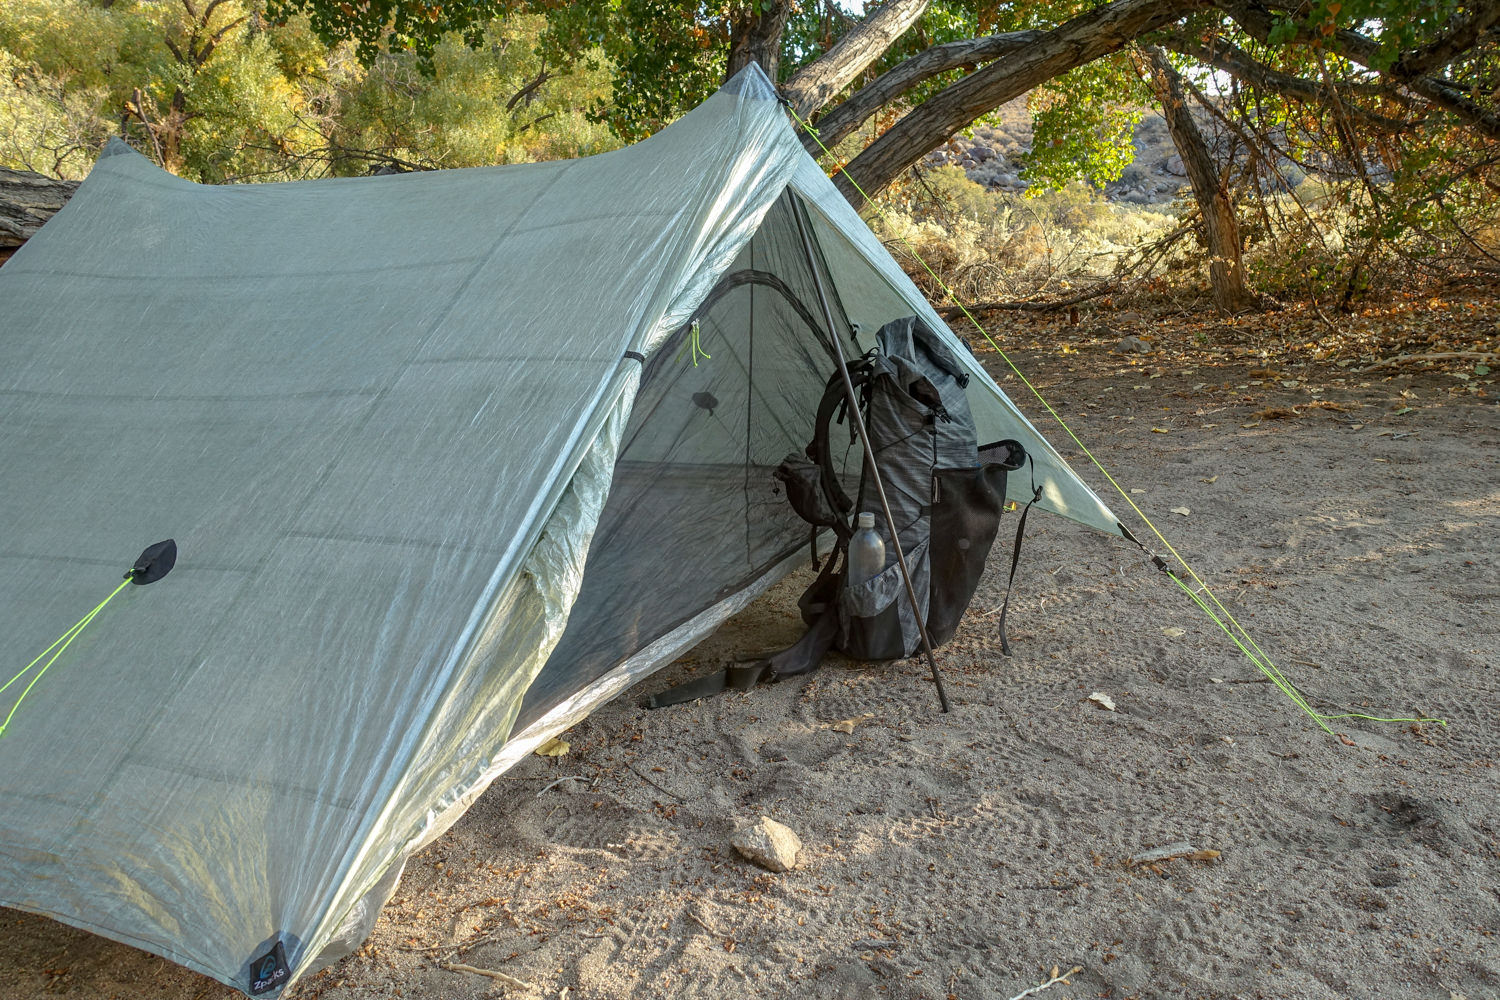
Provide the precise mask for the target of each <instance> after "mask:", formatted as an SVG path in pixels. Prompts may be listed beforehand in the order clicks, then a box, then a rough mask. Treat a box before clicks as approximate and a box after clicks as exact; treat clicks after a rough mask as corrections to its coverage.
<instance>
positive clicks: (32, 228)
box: [0, 167, 78, 263]
mask: <svg viewBox="0 0 1500 1000" xmlns="http://www.w3.org/2000/svg"><path fill="white" fill-rule="evenodd" d="M77 189H78V182H77V181H59V180H54V179H53V178H51V177H47V176H44V175H42V174H34V173H32V172H31V171H29V170H7V169H5V168H4V167H0V263H3V262H4V261H5V260H6V259H7V258H9V257H10V255H11V254H13V253H15V252H16V248H17V247H19V246H20V245H21V244H22V243H25V242H26V241H27V240H29V239H31V237H32V236H34V235H35V234H36V231H37V230H38V229H40V228H42V224H43V223H45V222H46V221H47V220H48V219H50V218H52V216H54V215H56V214H57V212H58V210H59V209H60V208H62V207H63V205H65V204H67V202H68V199H69V198H71V197H73V192H74V191H76V190H77Z"/></svg>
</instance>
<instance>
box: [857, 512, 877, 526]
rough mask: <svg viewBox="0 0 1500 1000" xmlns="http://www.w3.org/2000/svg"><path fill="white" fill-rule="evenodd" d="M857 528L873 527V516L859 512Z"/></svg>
mask: <svg viewBox="0 0 1500 1000" xmlns="http://www.w3.org/2000/svg"><path fill="white" fill-rule="evenodd" d="M859 526H860V527H861V528H873V527H875V515H874V514H870V513H867V512H864V511H861V512H860V515H859Z"/></svg>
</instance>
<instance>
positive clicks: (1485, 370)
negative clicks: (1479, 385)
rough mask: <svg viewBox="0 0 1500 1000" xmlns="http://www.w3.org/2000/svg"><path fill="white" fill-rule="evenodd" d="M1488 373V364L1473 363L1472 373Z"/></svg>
mask: <svg viewBox="0 0 1500 1000" xmlns="http://www.w3.org/2000/svg"><path fill="white" fill-rule="evenodd" d="M1489 373H1490V366H1489V365H1475V366H1474V374H1475V375H1488V374H1489Z"/></svg>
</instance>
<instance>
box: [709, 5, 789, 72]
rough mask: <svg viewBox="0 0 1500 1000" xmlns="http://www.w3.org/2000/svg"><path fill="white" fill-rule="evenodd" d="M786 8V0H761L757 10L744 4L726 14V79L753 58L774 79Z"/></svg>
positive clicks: (784, 25) (787, 10) (787, 6)
mask: <svg viewBox="0 0 1500 1000" xmlns="http://www.w3.org/2000/svg"><path fill="white" fill-rule="evenodd" d="M790 12H791V4H790V2H789V0H762V2H761V4H760V13H759V14H756V13H753V12H752V10H751V8H749V7H748V6H747V7H744V8H742V9H741V10H740V11H739V12H737V13H735V14H731V15H730V18H729V68H728V69H727V70H726V71H725V74H724V78H725V79H726V80H727V79H729V78H730V77H732V76H734V75H735V74H736V73H738V72H739V71H740V70H742V69H744V68H745V67H746V66H748V65H750V64H751V63H753V62H754V63H760V68H761V69H763V70H765V71H766V76H768V77H770V78H771V80H772V82H773V83H774V82H775V80H776V70H777V67H778V66H780V65H781V33H782V31H783V30H785V28H786V19H787V14H789V13H790Z"/></svg>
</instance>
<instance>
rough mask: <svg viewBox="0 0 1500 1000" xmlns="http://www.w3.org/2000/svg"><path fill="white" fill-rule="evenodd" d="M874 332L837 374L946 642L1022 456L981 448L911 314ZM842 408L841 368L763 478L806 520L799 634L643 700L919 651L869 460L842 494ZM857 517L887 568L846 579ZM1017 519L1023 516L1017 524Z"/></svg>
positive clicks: (683, 696) (938, 351) (950, 376)
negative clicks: (808, 435)
mask: <svg viewBox="0 0 1500 1000" xmlns="http://www.w3.org/2000/svg"><path fill="white" fill-rule="evenodd" d="M875 340H876V346H875V348H874V349H873V350H871V351H870V352H869V353H867V354H865V355H864V356H862V357H860V358H857V359H855V360H853V361H851V362H849V364H848V366H847V368H848V372H849V377H850V381H851V382H852V383H853V385H854V389H855V395H856V398H857V399H858V403H859V407H860V410H861V414H862V416H863V417H864V422H865V427H866V430H867V433H868V434H869V437H870V445H871V449H872V450H873V451H874V454H875V460H876V465H877V467H878V469H879V473H880V481H881V483H883V485H884V487H885V496H886V501H887V503H888V504H889V507H890V514H891V518H890V521H893V522H894V523H895V526H896V534H897V537H898V538H899V539H900V542H901V550H902V552H903V553H904V554H905V557H906V563H907V567H908V569H909V570H910V572H911V577H912V585H913V588H914V590H915V591H916V594H917V599H918V604H919V611H920V614H921V616H922V621H923V622H924V623H925V624H926V627H927V634H928V638H929V639H930V641H931V643H932V646H933V647H934V648H936V647H937V646H940V645H942V644H943V643H945V642H947V641H948V640H949V639H951V638H952V637H953V633H954V632H955V630H956V629H957V628H958V623H959V619H960V618H962V616H963V613H964V611H965V610H966V609H967V608H968V606H969V601H970V599H971V598H972V597H973V596H974V591H975V590H976V589H977V588H978V586H979V580H980V577H981V576H982V575H983V573H984V565H985V560H986V558H987V557H988V556H989V552H990V548H991V547H992V546H993V544H994V541H995V536H996V534H997V533H998V531H999V527H1000V514H1001V511H1002V509H1003V507H1004V505H1005V494H1006V484H1007V477H1008V474H1009V473H1010V472H1012V471H1015V470H1016V469H1019V468H1021V467H1022V465H1024V464H1025V463H1026V461H1027V459H1028V456H1027V455H1026V451H1025V449H1024V448H1023V447H1022V445H1021V444H1020V442H1018V441H1013V440H1006V441H1000V442H996V443H995V444H992V445H987V446H985V447H983V448H981V447H980V446H979V444H978V439H977V435H976V431H975V427H974V419H973V416H972V415H971V414H970V411H969V402H968V397H967V395H966V393H965V388H966V387H967V386H968V383H969V373H968V371H967V369H966V368H965V366H964V365H963V364H962V362H960V360H959V359H958V358H957V357H956V356H954V354H953V352H952V350H951V349H950V348H949V347H948V345H947V344H945V343H944V342H943V341H942V340H941V339H940V338H939V337H938V336H937V335H936V334H935V333H934V332H933V331H932V330H931V329H930V328H929V327H928V326H927V324H926V323H924V322H923V321H922V320H921V319H920V318H918V317H916V316H908V317H906V318H904V319H899V320H894V321H892V322H890V323H887V324H886V325H885V326H883V327H881V328H880V330H879V331H878V332H877V333H876V337H875ZM848 405H849V398H848V390H847V389H846V388H845V385H844V380H843V375H842V373H840V372H837V371H835V372H834V373H833V374H832V376H830V377H829V379H828V382H827V385H826V387H825V389H824V392H823V396H822V398H821V400H820V401H819V403H818V408H817V413H816V416H815V418H814V431H813V439H812V441H811V442H810V443H809V444H808V446H807V448H806V450H805V453H803V454H800V455H799V454H791V455H788V456H787V457H786V458H785V459H784V460H783V461H782V463H781V465H780V466H779V467H778V468H777V469H776V473H775V476H776V478H777V480H779V481H780V483H781V484H782V486H783V487H784V488H785V491H786V497H787V501H788V503H789V504H790V505H791V506H792V509H793V510H794V511H796V513H797V514H798V515H799V516H800V517H801V518H802V519H803V520H804V521H806V522H807V523H808V525H809V527H810V541H809V544H810V545H811V548H812V554H813V563H814V565H815V566H818V567H819V568H820V572H819V574H818V576H817V578H816V579H815V580H814V581H813V583H812V584H811V585H810V586H809V587H808V588H807V590H806V591H805V592H804V593H803V594H802V597H801V598H800V599H799V601H798V605H799V607H800V609H801V612H802V617H803V620H804V621H805V622H806V623H807V626H808V631H807V633H806V634H805V635H804V636H803V637H802V639H801V640H799V641H798V642H797V643H796V644H794V645H793V646H791V647H789V648H787V649H785V650H782V651H781V652H779V653H776V654H774V655H773V656H770V657H767V658H765V659H762V660H760V661H758V662H756V663H752V664H748V665H743V666H736V667H731V668H729V669H728V670H726V671H723V672H721V673H718V674H714V675H711V676H709V677H704V678H700V679H699V680H696V681H692V682H690V683H687V684H683V685H680V686H678V687H675V688H671V689H669V690H667V691H665V692H662V693H661V694H659V695H656V696H655V697H653V698H651V699H648V701H647V703H646V704H647V706H648V707H653V708H656V707H661V706H664V705H669V704H678V703H680V702H683V701H689V700H692V699H695V698H701V697H705V696H707V695H709V694H714V693H717V692H718V691H721V690H723V689H724V688H725V687H733V688H736V689H738V690H749V689H750V688H751V687H753V686H754V685H755V684H756V683H757V682H758V681H760V680H762V679H772V678H775V677H784V676H790V675H795V674H801V673H807V672H809V671H811V670H813V669H815V668H816V667H817V666H818V664H819V663H820V662H821V661H822V659H823V657H824V655H825V654H826V653H828V652H829V651H830V650H833V649H836V650H838V651H840V652H842V653H844V654H846V655H848V656H850V657H853V658H855V659H860V660H893V659H900V658H902V657H907V656H912V655H914V654H915V653H916V652H917V651H918V650H919V649H920V648H921V641H922V636H921V632H920V629H919V626H918V620H917V615H916V614H914V613H913V611H912V607H911V600H910V599H909V597H908V595H907V591H906V584H905V580H904V579H903V577H902V574H901V567H900V565H899V564H898V562H897V561H896V555H895V546H894V545H893V544H892V540H891V530H890V522H888V521H887V520H886V518H885V516H884V511H883V510H882V507H881V504H880V499H879V492H878V490H877V488H876V483H875V477H874V476H873V475H872V474H871V470H870V469H869V468H868V467H867V463H861V472H860V479H859V486H858V490H857V492H856V496H855V497H850V496H849V495H848V492H847V490H846V489H845V484H844V483H843V482H842V481H841V477H840V475H839V473H838V471H837V467H836V463H835V461H834V455H833V450H834V441H833V438H834V426H835V425H836V424H845V425H846V430H847V433H848V435H849V443H850V446H852V447H855V448H858V447H860V445H859V442H858V441H857V440H855V437H854V431H853V428H852V423H853V421H851V420H849V419H848V412H847V410H848ZM1039 496H1040V491H1039V490H1036V491H1034V495H1033V502H1035V499H1036V498H1037V497H1039ZM1029 510H1030V505H1029V504H1028V505H1027V511H1028V512H1029ZM860 511H869V512H873V513H874V514H875V529H876V531H877V532H878V533H879V535H880V538H881V541H882V542H883V543H884V544H885V551H886V564H885V568H884V570H882V571H881V572H880V573H878V574H876V575H875V576H874V577H872V578H870V579H868V580H865V581H863V582H862V583H859V584H857V585H854V586H850V585H849V584H848V582H847V579H848V578H847V568H848V567H847V556H848V545H849V540H850V538H851V537H852V536H853V530H852V527H851V525H852V524H853V523H854V520H855V515H856V514H857V513H858V512H860ZM1024 523H1025V518H1024V515H1023V517H1022V522H1021V525H1022V526H1023V527H1024ZM828 532H832V534H833V536H834V543H833V549H832V551H831V552H829V553H827V555H826V557H824V558H822V559H820V558H819V553H818V539H819V537H820V536H821V535H824V534H826V533H828ZM1019 542H1020V535H1019V533H1018V534H1017V545H1019ZM1014 574H1015V563H1014V561H1012V566H1011V575H1012V577H1014ZM1008 601H1009V593H1008V592H1007V604H1008ZM1004 618H1005V615H1004V613H1003V612H1002V615H1001V641H1002V648H1004V649H1005V651H1006V652H1007V653H1008V651H1009V650H1008V647H1007V646H1006V644H1005V640H1004Z"/></svg>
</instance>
